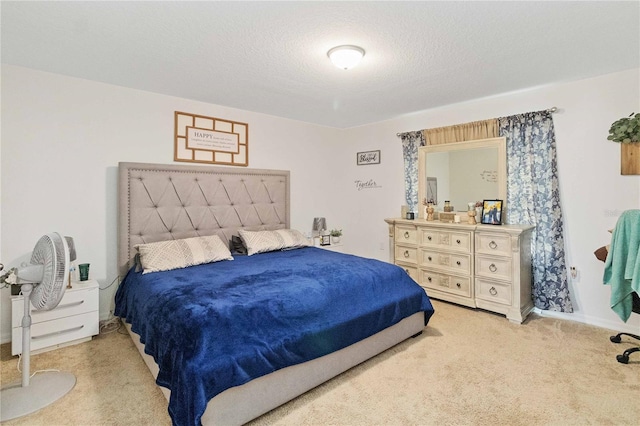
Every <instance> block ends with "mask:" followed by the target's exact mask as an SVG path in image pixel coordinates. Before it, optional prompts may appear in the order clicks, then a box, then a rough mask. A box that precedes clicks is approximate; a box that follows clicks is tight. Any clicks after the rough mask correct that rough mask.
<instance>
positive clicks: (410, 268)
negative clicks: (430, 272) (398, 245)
mask: <svg viewBox="0 0 640 426" xmlns="http://www.w3.org/2000/svg"><path fill="white" fill-rule="evenodd" d="M397 265H398V266H399V267H401V268H402V269H404V271H405V272H406V273H407V274H408V275H409V276H410V277H411V279H413V280H414V281H415V282H418V279H419V275H418V268H417V267H416V266H414V265H404V264H402V263H398V264H397Z"/></svg>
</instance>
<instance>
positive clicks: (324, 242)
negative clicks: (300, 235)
mask: <svg viewBox="0 0 640 426" xmlns="http://www.w3.org/2000/svg"><path fill="white" fill-rule="evenodd" d="M320 245H321V246H328V245H331V235H320Z"/></svg>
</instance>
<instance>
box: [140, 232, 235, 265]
mask: <svg viewBox="0 0 640 426" xmlns="http://www.w3.org/2000/svg"><path fill="white" fill-rule="evenodd" d="M135 248H136V249H137V250H138V252H139V253H140V263H141V265H142V269H143V271H142V273H143V274H147V273H149V272H157V271H169V270H171V269H178V268H186V267H187V266H193V265H200V264H202V263H211V262H218V261H220V260H233V257H232V256H231V252H230V251H229V248H228V247H227V246H226V245H225V244H224V243H223V242H222V240H221V239H220V237H218V236H217V235H210V236H207V237H194V238H185V239H183V240H168V241H158V242H157V243H149V244H138V245H136V246H135Z"/></svg>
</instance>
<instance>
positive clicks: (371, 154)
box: [356, 150, 380, 166]
mask: <svg viewBox="0 0 640 426" xmlns="http://www.w3.org/2000/svg"><path fill="white" fill-rule="evenodd" d="M356 164H357V165H358V166H364V165H367V164H380V150H377V151H363V152H358V153H357V154H356Z"/></svg>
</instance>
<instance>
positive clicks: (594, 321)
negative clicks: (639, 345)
mask: <svg viewBox="0 0 640 426" xmlns="http://www.w3.org/2000/svg"><path fill="white" fill-rule="evenodd" d="M533 312H534V313H536V314H538V315H540V316H543V317H549V318H558V319H563V320H568V321H574V322H579V323H582V324H586V325H593V326H595V327H600V328H606V329H607V330H612V331H615V332H616V333H620V332H626V333H634V334H637V333H638V331H639V329H638V327H637V326H634V325H633V324H631V323H621V322H619V321H612V320H607V319H603V318H596V317H590V316H587V315H582V314H579V313H575V312H574V313H571V314H567V313H565V312H556V311H547V310H543V309H540V308H533Z"/></svg>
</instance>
